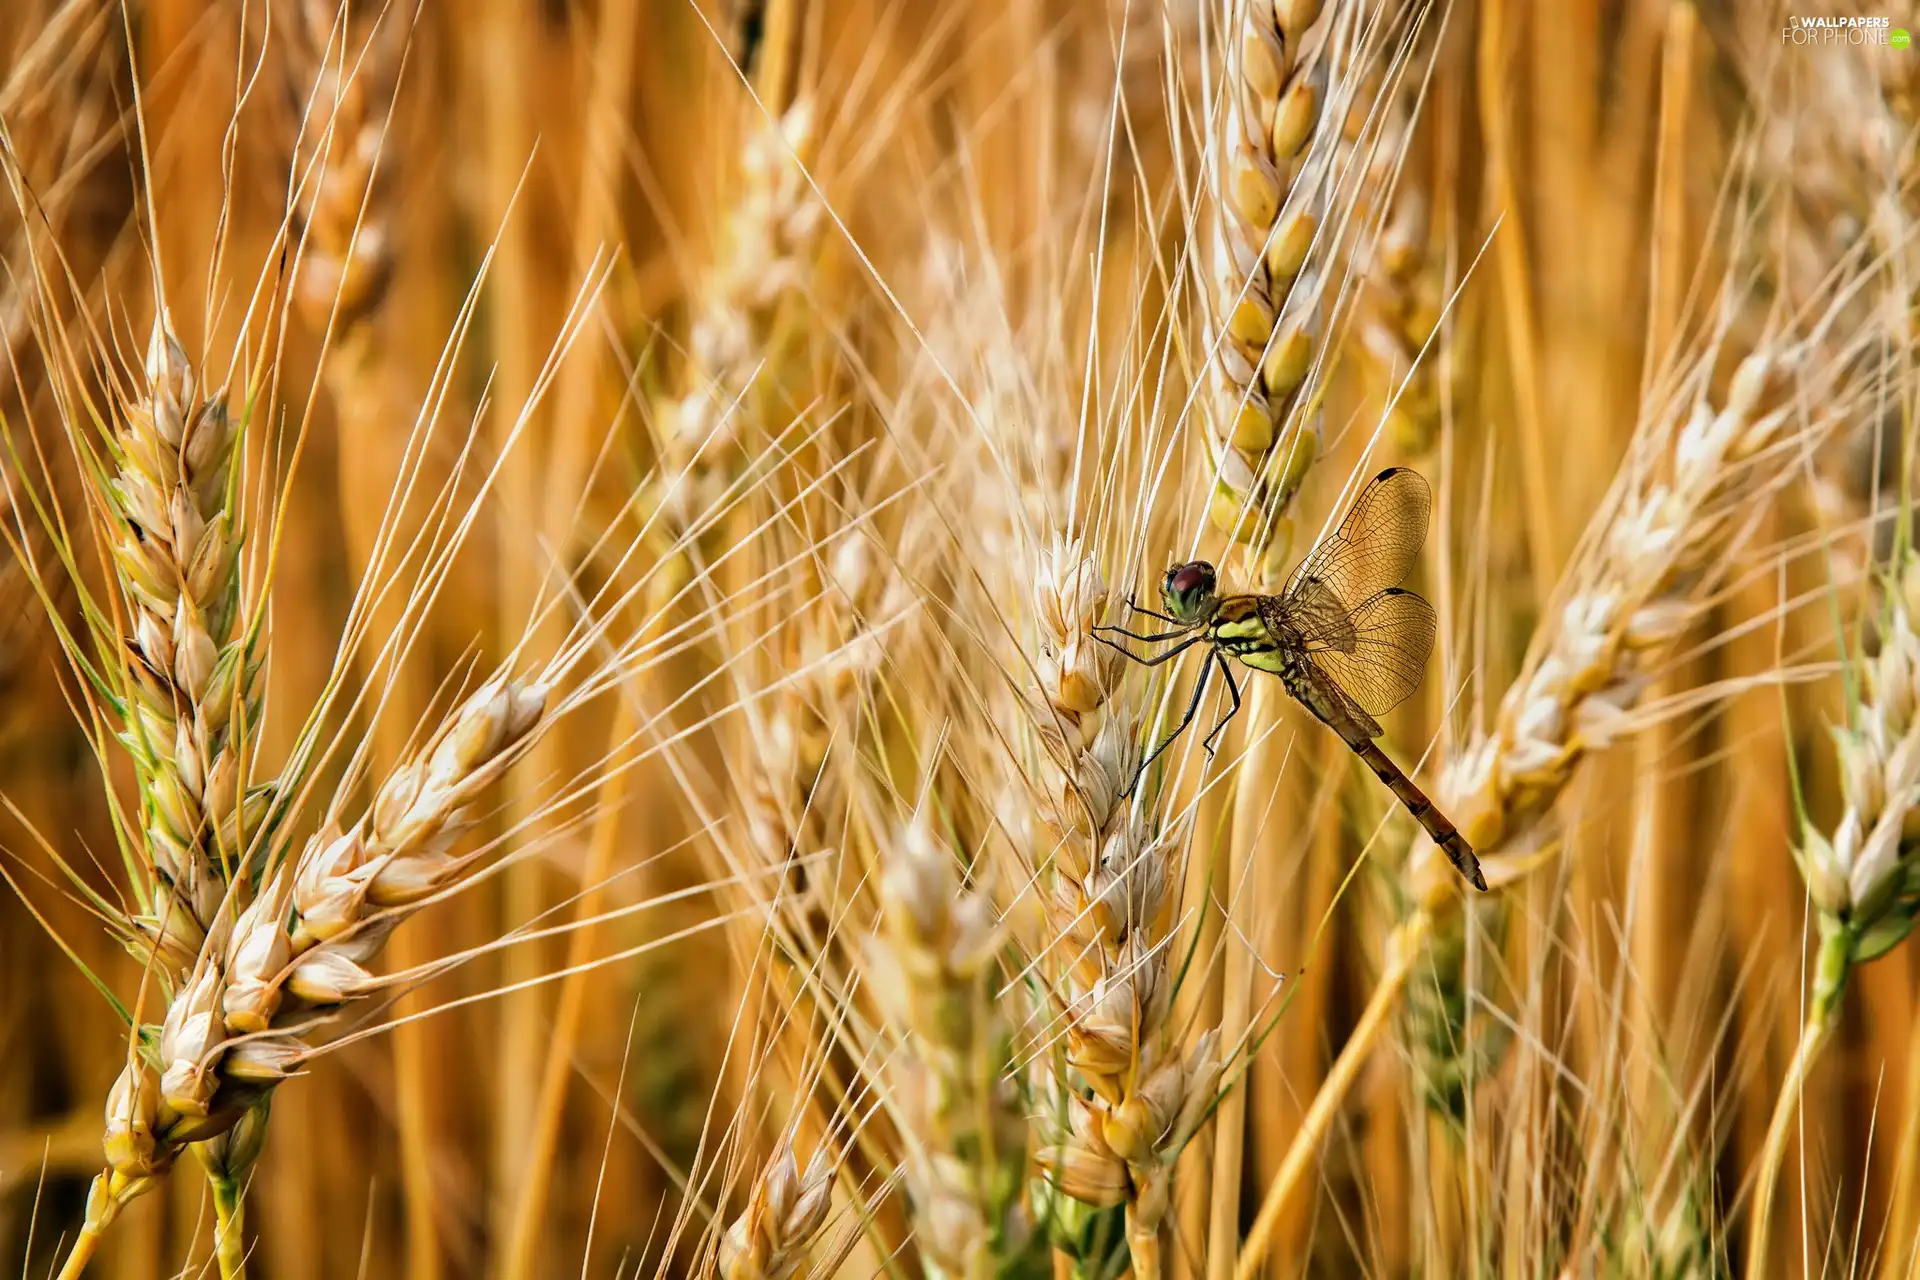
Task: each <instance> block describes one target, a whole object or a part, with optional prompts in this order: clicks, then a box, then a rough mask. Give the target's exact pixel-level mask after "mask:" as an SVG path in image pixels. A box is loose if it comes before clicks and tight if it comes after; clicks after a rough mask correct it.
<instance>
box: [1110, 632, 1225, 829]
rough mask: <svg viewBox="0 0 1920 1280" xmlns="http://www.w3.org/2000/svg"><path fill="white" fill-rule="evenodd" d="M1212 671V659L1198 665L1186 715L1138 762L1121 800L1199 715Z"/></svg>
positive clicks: (1131, 791)
mask: <svg viewBox="0 0 1920 1280" xmlns="http://www.w3.org/2000/svg"><path fill="white" fill-rule="evenodd" d="M1188 643H1189V644H1191V643H1192V641H1188ZM1180 647H1181V648H1182V649H1184V648H1186V647H1187V646H1186V645H1181V646H1180ZM1161 656H1162V657H1165V656H1166V655H1164V654H1163V655H1161ZM1212 670H1213V658H1212V656H1211V655H1209V657H1208V659H1207V661H1205V662H1203V663H1201V664H1200V678H1199V679H1198V680H1195V681H1194V682H1193V698H1192V699H1191V700H1190V701H1189V702H1188V703H1187V714H1185V715H1184V716H1181V717H1180V723H1179V724H1177V725H1175V726H1174V727H1173V732H1172V733H1170V734H1168V735H1167V736H1166V740H1165V741H1163V742H1162V743H1161V744H1160V745H1159V746H1157V747H1155V748H1154V749H1153V754H1152V755H1150V756H1148V757H1147V758H1146V759H1145V760H1142V761H1141V762H1140V768H1139V771H1138V772H1136V773H1135V774H1134V775H1133V781H1132V782H1130V783H1128V784H1127V789H1126V790H1125V791H1122V792H1121V793H1120V798H1121V799H1122V800H1124V799H1126V798H1127V797H1128V796H1130V795H1132V794H1133V789H1134V788H1135V787H1137V786H1139V785H1140V779H1142V778H1144V777H1146V776H1147V770H1148V768H1150V767H1151V766H1152V764H1153V762H1154V761H1155V760H1158V759H1159V758H1160V753H1161V752H1163V751H1165V750H1166V749H1167V748H1168V747H1170V746H1172V745H1173V740H1174V739H1175V738H1178V737H1179V736H1180V735H1181V734H1183V733H1185V732H1186V731H1187V726H1188V725H1190V724H1192V723H1193V718H1194V717H1195V716H1196V715H1198V714H1200V699H1201V698H1202V697H1204V696H1206V692H1207V673H1208V672H1210V671H1212Z"/></svg>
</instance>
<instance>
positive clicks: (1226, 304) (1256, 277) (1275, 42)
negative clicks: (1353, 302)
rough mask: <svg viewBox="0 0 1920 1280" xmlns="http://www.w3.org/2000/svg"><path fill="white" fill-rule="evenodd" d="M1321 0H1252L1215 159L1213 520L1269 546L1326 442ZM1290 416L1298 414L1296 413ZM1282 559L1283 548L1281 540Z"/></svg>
mask: <svg viewBox="0 0 1920 1280" xmlns="http://www.w3.org/2000/svg"><path fill="white" fill-rule="evenodd" d="M1321 3H1322V0H1248V2H1247V3H1244V4H1242V5H1240V6H1239V9H1238V11H1237V15H1236V17H1235V19H1234V21H1233V24H1232V26H1231V28H1230V36H1229V47H1228V64H1227V68H1226V76H1225V79H1226V84H1227V95H1228V101H1227V103H1226V105H1225V136H1224V138H1223V139H1222V145H1221V148H1220V151H1219V153H1218V154H1217V155H1216V156H1215V157H1214V161H1213V163H1214V166H1215V171H1216V180H1217V182H1218V202H1219V218H1220V229H1219V234H1218V236H1217V237H1216V239H1215V250H1214V253H1215V277H1216V279H1215V288H1216V291H1217V305H1218V311H1219V324H1220V336H1219V339H1218V342H1217V346H1216V348H1215V355H1214V361H1213V381H1214V388H1215V397H1216V400H1217V405H1216V407H1215V411H1214V412H1213V414H1212V415H1211V416H1210V423H1211V433H1212V442H1213V449H1214V463H1215V468H1216V471H1217V476H1216V479H1215V487H1214V492H1213V495H1212V498H1211V501H1210V503H1209V506H1208V510H1209V512H1210V513H1211V515H1212V518H1213V522H1214V524H1215V525H1216V526H1217V527H1218V528H1219V529H1220V530H1221V531H1222V532H1223V533H1226V534H1227V535H1228V536H1229V537H1231V538H1233V539H1235V540H1236V541H1238V542H1242V543H1245V544H1247V545H1248V547H1249V549H1250V551H1251V552H1252V555H1251V557H1250V558H1251V560H1252V561H1253V562H1254V563H1256V564H1258V563H1261V562H1262V561H1264V560H1265V559H1266V558H1267V552H1268V550H1269V548H1270V547H1272V544H1273V543H1274V542H1275V534H1276V522H1277V521H1278V520H1279V519H1280V518H1281V516H1282V514H1283V513H1284V511H1285V509H1286V505H1287V503H1288V502H1289V501H1290V500H1291V498H1292V496H1293V494H1294V493H1295V491H1297V490H1298V489H1299V487H1300V482H1301V480H1302V479H1303V478H1304V477H1305V475H1306V471H1307V468H1308V467H1310V466H1311V465H1312V463H1313V460H1314V455H1315V453H1316V451H1317V450H1318V447H1319V441H1318V438H1317V435H1316V433H1315V432H1314V431H1312V430H1309V429H1308V428H1307V426H1306V425H1305V419H1306V415H1305V414H1304V413H1293V410H1294V408H1295V395H1296V393H1297V392H1298V391H1299V390H1300V388H1301V387H1302V386H1304V385H1305V383H1306V381H1307V375H1308V373H1309V372H1310V371H1311V369H1312V366H1313V359H1314V355H1315V352H1316V349H1317V341H1318V335H1317V329H1318V314H1317V309H1316V306H1317V302H1318V297H1317V295H1318V292H1319V289H1318V286H1317V282H1316V281H1314V280H1313V279H1312V278H1311V276H1310V273H1308V272H1307V264H1308V258H1309V255H1310V253H1311V251H1312V249H1313V245H1314V240H1315V237H1316V235H1317V233H1318V231H1319V221H1320V209H1319V202H1320V201H1321V200H1322V199H1323V193H1322V186H1321V184H1320V182H1319V181H1318V180H1317V179H1316V177H1315V176H1314V175H1312V174H1311V173H1306V172H1303V170H1305V169H1306V168H1308V167H1309V166H1307V165H1306V164H1305V161H1304V156H1305V153H1306V152H1307V149H1308V143H1309V142H1310V141H1311V140H1312V138H1313V135H1314V129H1315V126H1316V124H1317V123H1318V121H1319V118H1320V113H1321V108H1322V106H1323V99H1324V98H1325V96H1326V83H1325V80H1324V78H1316V77H1315V76H1312V75H1309V74H1307V72H1306V70H1305V69H1304V68H1303V67H1302V65H1301V64H1300V63H1299V61H1298V57H1299V48H1300V44H1301V41H1302V40H1303V38H1304V37H1305V35H1306V32H1307V29H1308V28H1309V27H1311V26H1312V25H1313V24H1314V22H1315V21H1316V20H1317V19H1318V18H1319V16H1320V8H1321ZM1290 415H1291V416H1290ZM1274 549H1275V550H1277V551H1278V552H1279V554H1280V555H1281V556H1282V557H1284V555H1285V552H1286V547H1285V546H1284V545H1283V546H1279V547H1277V548H1274Z"/></svg>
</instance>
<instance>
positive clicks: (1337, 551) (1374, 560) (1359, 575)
mask: <svg viewBox="0 0 1920 1280" xmlns="http://www.w3.org/2000/svg"><path fill="white" fill-rule="evenodd" d="M1432 512H1433V491H1432V490H1431V489H1429V488H1428V487H1427V482H1426V480H1425V479H1424V478H1423V477H1422V476H1421V475H1420V473H1419V472H1417V471H1412V470H1409V469H1408V468H1406V467H1389V468H1388V469H1387V470H1385V471H1382V472H1381V473H1380V474H1379V475H1377V476H1375V477H1374V478H1373V479H1372V480H1370V481H1368V482H1367V487H1366V488H1365V489H1362V490H1361V491H1360V496H1359V497H1358V498H1355V499H1354V502H1353V508H1352V509H1351V510H1350V511H1348V512H1347V518H1346V519H1345V520H1342V521H1341V522H1340V528H1339V529H1338V530H1336V531H1335V532H1334V533H1333V534H1332V536H1330V537H1327V538H1325V539H1322V540H1321V542H1320V543H1319V545H1318V546H1316V547H1314V548H1313V550H1311V551H1309V552H1308V553H1307V557H1306V559H1304V560H1302V561H1301V562H1300V566H1299V567H1298V568H1296V569H1295V570H1294V571H1293V576H1292V577H1291V578H1289V579H1288V580H1287V585H1286V589H1285V590H1283V591H1282V592H1281V593H1280V598H1281V599H1282V600H1283V601H1285V602H1286V603H1287V606H1288V609H1289V611H1290V612H1294V613H1300V614H1311V615H1313V616H1315V617H1323V618H1324V617H1326V616H1327V615H1328V614H1329V610H1328V608H1327V606H1326V605H1325V603H1324V600H1316V599H1315V597H1320V596H1323V595H1324V594H1331V595H1332V596H1333V597H1334V598H1335V599H1337V600H1339V601H1340V602H1341V603H1342V604H1343V605H1344V606H1345V609H1346V611H1347V612H1351V611H1352V610H1354V609H1355V608H1357V607H1359V605H1360V604H1361V603H1362V602H1364V601H1367V600H1370V599H1372V598H1373V597H1374V596H1376V595H1378V594H1379V593H1380V592H1382V591H1385V590H1386V589H1387V588H1388V587H1394V586H1398V585H1399V584H1400V583H1402V582H1404V581H1405V580H1406V577H1407V575H1408V574H1409V573H1412V572H1413V565H1414V562H1415V561H1416V560H1418V559H1419V558H1420V548H1421V546H1422V544H1424V543H1425V542H1426V540H1427V519H1428V517H1429V516H1430V515H1431V514H1432ZM1296 601H1297V603H1296ZM1296 626H1297V627H1298V629H1299V631H1300V634H1302V635H1303V636H1306V637H1307V638H1309V639H1316V638H1319V637H1317V636H1316V634H1315V632H1314V631H1313V630H1312V629H1311V628H1310V626H1308V625H1304V624H1302V623H1296ZM1327 638H1329V639H1330V638H1331V637H1327Z"/></svg>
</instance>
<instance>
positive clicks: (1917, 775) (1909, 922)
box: [1747, 550, 1920, 1275]
mask: <svg viewBox="0 0 1920 1280" xmlns="http://www.w3.org/2000/svg"><path fill="white" fill-rule="evenodd" d="M1881 596H1882V601H1881V610H1880V617H1879V619H1878V622H1879V626H1878V632H1879V650H1878V652H1877V653H1875V654H1873V655H1872V656H1871V657H1868V656H1863V655H1854V656H1852V658H1851V659H1850V660H1851V662H1852V665H1853V667H1854V675H1855V679H1856V680H1857V681H1858V683H1859V685H1860V688H1861V696H1860V702H1859V706H1858V709H1857V710H1856V712H1855V713H1854V715H1853V716H1852V718H1851V723H1850V724H1848V725H1846V726H1842V727H1838V728H1836V729H1835V730H1834V744H1835V746H1836V748H1837V749H1838V752H1839V757H1840V791H1841V796H1842V798H1843V799H1844V801H1845V808H1844V809H1843V811H1842V812H1841V815H1840V821H1839V822H1838V823H1837V824H1836V825H1835V826H1834V828H1833V830H1832V833H1831V834H1827V833H1824V832H1822V831H1821V830H1820V829H1819V828H1817V827H1816V826H1814V825H1813V824H1812V823H1811V822H1809V823H1807V825H1806V826H1805V828H1804V829H1803V830H1802V832H1801V835H1800V841H1799V847H1798V849H1797V850H1796V853H1797V861H1798V863H1799V866H1800V872H1801V875H1802V876H1803V877H1804V878H1805V880H1806V885H1807V895H1808V897H1809V899H1810V900H1811V901H1812V904H1813V910H1814V919H1815V924H1816V929H1817V933H1818V936H1819V945H1818V947H1817V948H1816V950H1815V954H1814V962H1813V969H1812V973H1811V977H1810V979H1809V984H1808V989H1807V999H1806V1002H1805V1018H1804V1021H1803V1025H1802V1027H1801V1033H1800V1041H1799V1043H1798V1045H1797V1046H1796V1048H1795V1050H1794V1055H1793V1059H1792V1061H1791V1063H1790V1065H1789V1067H1788V1071H1787V1077H1786V1079H1785V1081H1783V1082H1782V1084H1781V1088H1780V1093H1779V1096H1778V1098H1777V1100H1776V1102H1775V1106H1774V1113H1773V1118H1772V1121H1771V1122H1770V1123H1769V1125H1768V1127H1767V1136H1766V1141H1765V1144H1764V1145H1763V1146H1762V1148H1761V1155H1760V1162H1759V1171H1758V1174H1757V1182H1756V1184H1755V1187H1754V1205H1753V1213H1752V1216H1751V1218H1750V1219H1749V1222H1748V1237H1747V1240H1748V1247H1747V1257H1748V1259H1749V1260H1750V1263H1751V1265H1752V1266H1753V1267H1754V1274H1756V1275H1758V1274H1760V1273H1761V1271H1762V1268H1763V1265H1764V1260H1765V1258H1766V1257H1767V1253H1768V1248H1769V1245H1770V1232H1771V1226H1772V1212H1773V1197H1774V1190H1775V1186H1776V1184H1777V1183H1778V1182H1779V1173H1780V1162H1781V1160H1782V1158H1783V1157H1784V1156H1785V1153H1786V1145H1787V1140H1788V1138H1789V1136H1790V1134H1791V1128H1792V1122H1793V1116H1794V1114H1795V1108H1796V1107H1797V1106H1798V1105H1799V1099H1800V1091H1801V1089H1802V1088H1803V1087H1804V1086H1805V1084H1806V1080H1807V1074H1808V1072H1809V1071H1810V1070H1811V1069H1812V1066H1813V1063H1814V1061H1815V1059H1816V1058H1818V1056H1819V1055H1820V1052H1821V1050H1822V1049H1823V1048H1824V1047H1825V1046H1826V1044H1827V1041H1828V1040H1830V1039H1831V1038H1832V1036H1833V1033H1834V1030H1835V1028H1836V1027H1837V1026H1838V1025H1839V1019H1840V1008H1841V999H1842V997H1843V996H1844V995H1845V994H1846V987H1847V981H1848V978H1849V977H1850V976H1851V975H1852V973H1853V970H1854V969H1856V968H1857V967H1859V966H1860V965H1863V964H1866V963H1868V962H1869V961H1872V960H1877V959H1879V958H1880V957H1881V956H1884V955H1886V954H1887V953H1888V952H1890V951H1892V950H1893V949H1894V948H1896V947H1898V946H1899V945H1900V944H1901V943H1902V942H1904V941H1905V940H1906V938H1907V935H1908V934H1910V933H1912V932H1913V927H1914V921H1915V917H1916V915H1920V633H1917V632H1916V624H1915V619H1916V618H1920V561H1916V560H1915V558H1914V556H1913V554H1912V552H1911V551H1910V550H1902V551H1901V552H1900V554H1899V557H1898V559H1897V560H1896V562H1895V564H1894V566H1893V567H1892V568H1891V569H1890V570H1889V571H1888V573H1887V575H1886V577H1885V580H1884V582H1883V584H1882V591H1881Z"/></svg>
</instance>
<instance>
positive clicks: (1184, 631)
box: [1093, 626, 1193, 644]
mask: <svg viewBox="0 0 1920 1280" xmlns="http://www.w3.org/2000/svg"><path fill="white" fill-rule="evenodd" d="M1093 629H1094V630H1095V631H1096V632H1099V631H1111V632H1113V633H1114V634H1115V635H1122V636H1125V637H1126V638H1127V639H1129V640H1144V641H1146V642H1147V643H1148V644H1157V643H1158V642H1159V641H1162V640H1172V639H1173V638H1175V637H1176V636H1184V635H1190V634H1191V633H1192V631H1193V628H1191V627H1182V628H1180V629H1179V630H1178V631H1154V632H1140V631H1129V630H1127V629H1126V628H1125V627H1108V626H1100V627H1095V628H1093Z"/></svg>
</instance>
